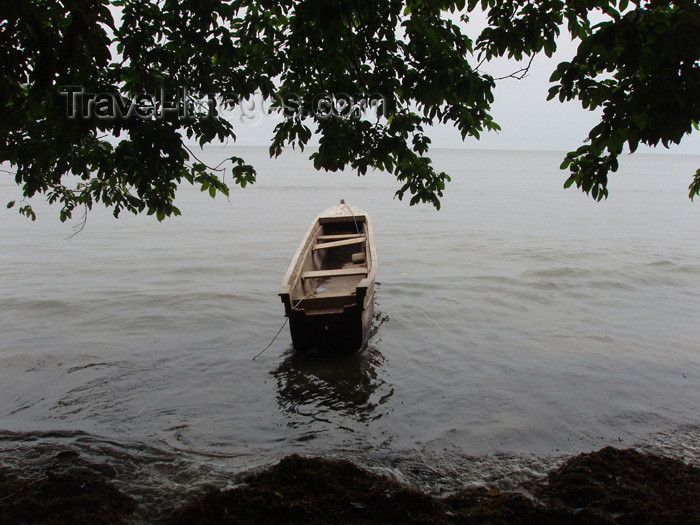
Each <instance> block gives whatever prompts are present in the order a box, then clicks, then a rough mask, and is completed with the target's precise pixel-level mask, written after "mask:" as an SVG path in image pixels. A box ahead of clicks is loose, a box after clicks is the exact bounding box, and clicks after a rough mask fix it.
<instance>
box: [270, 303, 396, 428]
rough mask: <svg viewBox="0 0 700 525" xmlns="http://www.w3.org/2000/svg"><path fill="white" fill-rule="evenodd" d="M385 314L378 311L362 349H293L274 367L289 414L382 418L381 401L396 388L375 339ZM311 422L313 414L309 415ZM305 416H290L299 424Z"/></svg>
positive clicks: (283, 406) (281, 399) (326, 418)
mask: <svg viewBox="0 0 700 525" xmlns="http://www.w3.org/2000/svg"><path fill="white" fill-rule="evenodd" d="M384 320H385V319H381V316H380V314H377V315H376V316H375V323H374V327H373V329H372V330H373V331H372V333H371V334H370V340H369V342H368V343H367V344H366V345H365V347H364V348H363V349H362V350H360V351H359V352H355V353H352V354H343V355H316V354H310V353H301V352H296V351H294V350H293V349H291V348H290V349H289V350H288V352H287V354H286V355H285V356H284V358H283V360H282V362H281V363H280V365H279V366H278V367H277V368H276V369H275V370H273V371H272V372H271V374H272V375H273V376H274V377H275V379H276V380H277V403H278V405H279V407H280V408H281V409H282V410H283V411H284V412H285V413H286V414H288V415H290V416H296V415H300V416H303V417H304V418H310V419H311V420H312V421H323V422H331V420H332V419H335V418H339V419H344V418H351V419H352V420H354V421H357V422H367V421H373V420H376V419H379V418H381V416H382V414H383V412H382V411H381V409H380V407H381V405H383V404H384V403H386V401H387V400H388V399H389V398H390V397H391V396H392V395H393V393H394V389H393V388H392V386H391V385H390V384H388V383H387V382H386V381H385V380H384V378H383V367H384V364H385V358H384V357H383V356H382V355H381V354H380V353H379V351H378V350H377V349H376V348H375V347H374V346H373V345H372V341H371V336H373V335H375V334H376V332H377V329H378V328H379V326H380V325H381V324H382V323H383V322H384ZM306 423H307V424H308V419H306ZM297 424H301V422H290V425H292V426H296V425H297Z"/></svg>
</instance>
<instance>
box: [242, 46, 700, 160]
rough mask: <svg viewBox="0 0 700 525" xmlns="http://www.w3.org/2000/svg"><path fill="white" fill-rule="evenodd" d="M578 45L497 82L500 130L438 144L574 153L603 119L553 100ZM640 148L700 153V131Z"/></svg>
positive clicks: (495, 70)
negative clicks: (557, 77) (560, 70)
mask: <svg viewBox="0 0 700 525" xmlns="http://www.w3.org/2000/svg"><path fill="white" fill-rule="evenodd" d="M574 54H575V46H574V44H572V43H571V42H568V41H566V39H565V38H561V39H560V42H559V47H558V50H557V53H556V54H555V55H554V56H553V57H552V58H551V59H550V58H547V57H546V56H544V55H539V56H537V57H535V60H534V61H533V64H532V67H531V68H530V71H529V74H528V75H527V76H526V77H525V78H524V79H521V80H517V79H512V78H508V79H504V80H500V81H498V83H497V87H496V92H495V102H494V104H493V107H492V115H493V117H494V119H495V120H496V122H497V123H498V124H500V126H501V128H502V129H501V131H500V132H498V133H495V132H490V133H484V134H482V136H481V139H480V140H476V139H474V138H469V137H468V138H467V140H466V141H465V142H462V140H461V137H460V135H459V132H458V131H457V130H456V129H454V128H452V127H450V126H439V127H435V128H433V129H432V130H431V132H430V133H429V135H430V136H431V138H432V141H433V142H432V147H433V148H469V149H476V148H480V149H514V150H541V151H571V150H574V149H576V148H578V147H579V146H580V145H582V144H583V141H584V140H585V138H586V137H587V135H588V131H589V130H590V129H591V128H592V127H593V126H595V124H596V123H597V122H598V118H599V117H598V113H596V112H590V111H587V110H584V109H583V108H581V105H580V103H578V102H570V103H564V104H563V103H560V102H559V101H558V100H557V99H555V100H551V101H547V93H548V91H549V87H550V85H551V84H550V83H549V77H550V75H551V74H552V72H553V71H554V69H555V68H556V65H557V64H558V63H559V62H561V61H563V60H570V59H571V58H572V57H573V56H574ZM482 69H483V70H484V71H485V72H487V73H489V74H492V75H493V76H494V77H495V78H498V77H501V76H505V75H508V74H510V73H513V72H514V71H516V70H517V69H518V66H517V65H516V64H513V63H506V62H502V63H491V64H487V65H486V66H485V67H483V68H482ZM276 122H277V120H275V119H274V117H271V116H262V117H260V116H258V117H257V118H254V119H251V120H250V121H249V122H248V123H247V124H245V125H242V126H237V129H238V130H239V131H238V133H237V134H238V140H237V144H238V145H244V146H247V145H264V146H267V145H269V138H270V137H271V135H272V129H273V128H274V125H275V123H276ZM638 151H639V152H655V153H675V154H685V155H700V132H695V133H694V134H693V135H691V136H686V137H685V138H684V139H683V141H682V143H681V144H680V145H678V146H673V147H672V148H670V149H669V150H667V149H665V148H664V147H662V146H659V147H657V148H646V147H643V146H640V148H639V150H638Z"/></svg>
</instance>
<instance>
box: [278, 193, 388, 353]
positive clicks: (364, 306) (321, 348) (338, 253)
mask: <svg viewBox="0 0 700 525" xmlns="http://www.w3.org/2000/svg"><path fill="white" fill-rule="evenodd" d="M376 269H377V257H376V250H375V247H374V239H373V231H372V222H371V220H370V218H369V216H368V215H367V214H366V213H365V212H364V211H362V210H360V209H359V208H356V207H354V206H350V205H348V204H345V203H344V202H342V201H341V204H340V205H336V206H333V207H331V208H329V209H327V210H325V211H324V212H322V213H321V214H319V216H318V217H316V219H315V220H314V222H312V224H311V226H310V228H309V230H308V231H307V233H306V236H305V237H304V239H303V240H302V242H301V245H300V247H299V249H298V250H297V253H296V254H295V256H294V258H293V259H292V263H291V265H290V266H289V269H288V270H287V273H286V275H285V277H284V279H283V281H282V286H281V287H280V292H279V295H280V298H281V300H282V302H283V303H284V307H285V315H286V316H287V317H288V318H289V327H290V332H291V336H292V344H293V345H294V348H295V349H296V350H299V351H306V352H314V351H317V352H324V353H340V352H354V351H357V350H359V349H360V348H361V347H362V346H363V344H364V343H365V341H366V339H367V336H368V333H369V330H370V327H371V325H372V318H373V314H374V287H375V275H376Z"/></svg>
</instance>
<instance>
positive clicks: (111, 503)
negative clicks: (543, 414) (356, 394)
mask: <svg viewBox="0 0 700 525" xmlns="http://www.w3.org/2000/svg"><path fill="white" fill-rule="evenodd" d="M70 454H71V453H70V452H68V453H66V455H67V456H70ZM76 455H77V454H76ZM62 459H64V460H70V459H71V458H70V457H67V458H62ZM524 489H525V491H524V492H526V493H527V495H526V494H525V493H519V492H500V491H499V490H498V489H496V488H489V487H480V488H469V489H465V490H462V491H459V492H457V493H454V494H452V495H450V496H447V497H441V498H438V497H435V496H431V495H429V494H424V493H421V492H419V491H416V490H413V489H411V488H409V487H406V486H404V485H402V484H400V483H398V482H397V481H395V480H392V479H389V478H386V477H384V476H381V475H378V474H376V473H372V472H369V471H367V470H364V469H361V468H359V467H358V466H356V465H354V464H352V463H350V462H348V461H342V460H328V459H323V458H304V457H300V456H296V455H294V456H289V457H286V458H284V459H283V460H282V461H280V463H278V464H277V465H275V466H273V467H271V468H269V469H268V470H266V471H263V472H260V473H257V474H255V475H252V476H250V477H248V478H246V479H245V480H244V483H242V484H240V485H238V486H236V487H235V488H232V489H228V490H216V489H212V490H210V491H209V492H207V493H204V494H201V495H199V496H197V497H195V498H191V499H190V500H189V501H183V502H172V505H171V506H169V508H168V509H164V510H163V516H162V519H160V520H158V521H157V522H158V523H163V524H183V525H184V524H192V523H199V524H256V525H257V524H260V523H298V524H330V523H348V524H349V523H357V524H387V523H396V524H404V523H416V524H418V523H424V524H455V523H460V524H504V525H505V524H533V525H534V524H630V525H631V524H664V525H667V524H693V523H700V469H699V468H697V467H694V466H691V465H687V464H685V463H683V462H682V461H679V460H676V459H672V458H666V457H660V456H655V455H652V454H646V453H641V452H638V451H635V450H620V449H615V448H612V447H606V448H603V449H601V450H599V451H597V452H592V453H588V454H580V455H578V456H575V457H572V458H570V459H569V460H568V461H566V462H565V463H564V464H562V465H561V466H560V467H559V468H557V469H555V470H553V471H551V472H550V473H549V474H548V475H547V476H546V477H545V478H544V479H542V480H540V481H538V482H536V483H533V484H532V486H529V487H524ZM136 516H138V502H137V501H136V500H134V499H133V498H132V497H131V496H129V495H126V494H124V493H122V492H121V491H119V490H118V489H117V488H116V487H115V486H114V485H113V484H112V483H111V482H110V481H109V478H108V476H107V475H105V476H101V475H100V474H99V471H96V470H94V469H93V470H89V471H88V470H86V469H81V468H74V469H67V470H65V471H62V472H60V473H54V472H46V474H45V475H44V476H43V477H38V478H36V479H21V478H18V477H16V476H11V475H9V474H8V473H4V472H3V471H2V469H0V523H8V524H9V523H12V524H30V523H31V524H34V523H36V524H69V523H70V524H96V523H110V524H120V523H124V524H130V523H139V522H140V520H139V519H138V518H137V517H136Z"/></svg>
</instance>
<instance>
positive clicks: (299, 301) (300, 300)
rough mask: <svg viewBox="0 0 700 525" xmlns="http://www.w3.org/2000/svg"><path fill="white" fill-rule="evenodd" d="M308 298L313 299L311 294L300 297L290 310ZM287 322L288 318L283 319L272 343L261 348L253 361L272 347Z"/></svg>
mask: <svg viewBox="0 0 700 525" xmlns="http://www.w3.org/2000/svg"><path fill="white" fill-rule="evenodd" d="M309 297H313V294H311V295H305V296H304V297H302V298H301V299H299V300H298V301H297V304H295V305H293V306H292V310H294V309H295V308H296V307H297V306H299V304H300V303H301V302H302V301H303V300H304V299H307V298H309ZM287 321H289V317H285V318H284V323H282V326H280V329H279V330H277V333H276V334H275V337H273V338H272V341H270V344H269V345H267V346H266V347H265V348H263V349H262V350H261V351H260V352H259V353H258V354H257V355H256V356H255V357H254V358H253V361H255V360H256V359H257V358H258V357H260V356H261V355H263V353H264V352H265V350H267V349H268V348H270V347H271V346H272V343H274V342H275V341H276V340H277V337H279V335H280V334H281V333H282V330H284V327H285V326H286V324H287Z"/></svg>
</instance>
